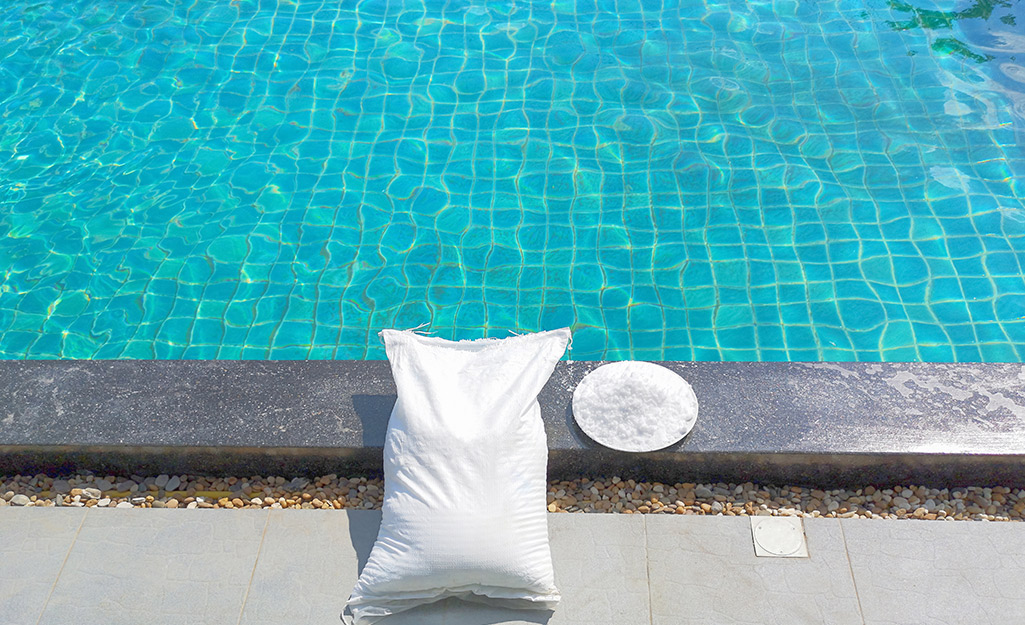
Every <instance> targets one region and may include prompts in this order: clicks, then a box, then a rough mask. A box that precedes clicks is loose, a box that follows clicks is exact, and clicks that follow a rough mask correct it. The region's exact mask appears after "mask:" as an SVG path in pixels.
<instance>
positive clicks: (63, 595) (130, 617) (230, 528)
mask: <svg viewBox="0 0 1025 625" xmlns="http://www.w3.org/2000/svg"><path fill="white" fill-rule="evenodd" d="M268 514H269V513H268V512H267V511H264V510H103V509H99V510H89V511H88V512H87V513H86V517H85V521H84V522H83V523H82V528H81V530H80V531H79V533H78V538H77V539H76V540H75V544H74V545H73V547H72V549H71V553H70V554H69V555H68V560H67V563H66V564H65V565H64V570H63V572H62V573H61V576H60V579H59V580H58V581H57V585H56V587H55V588H54V591H53V595H52V596H51V597H50V602H49V603H48V604H47V606H46V609H45V611H44V612H43V615H42V619H41V620H40V625H64V624H69V625H81V624H82V623H103V624H104V625H119V624H121V623H124V624H125V625H137V624H138V623H147V625H161V624H165V623H166V624H167V625H180V624H181V623H189V624H190V625H204V624H209V625H223V624H225V623H237V622H238V619H239V614H240V612H241V610H242V604H243V602H244V599H245V595H246V589H247V588H248V587H249V581H250V578H251V576H252V573H253V565H254V564H255V562H256V558H257V553H258V552H259V549H260V541H261V539H262V537H263V533H264V528H265V526H266V522H267V516H268Z"/></svg>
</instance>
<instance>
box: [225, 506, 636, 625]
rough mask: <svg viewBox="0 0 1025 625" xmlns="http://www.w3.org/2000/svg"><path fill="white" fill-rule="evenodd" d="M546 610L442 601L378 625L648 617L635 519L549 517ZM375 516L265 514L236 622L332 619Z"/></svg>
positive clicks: (628, 622)
mask: <svg viewBox="0 0 1025 625" xmlns="http://www.w3.org/2000/svg"><path fill="white" fill-rule="evenodd" d="M548 519H549V535H550V541H551V546H552V558H553V562H554V566H555V579H556V583H557V584H558V585H559V589H560V590H561V591H562V603H561V604H560V605H559V606H558V608H557V609H556V610H555V611H554V612H550V611H531V610H511V609H503V608H495V607H490V606H487V605H485V604H481V603H470V602H466V601H460V600H457V599H447V600H444V601H440V602H437V603H434V604H429V605H425V606H422V607H420V608H417V609H414V610H410V611H408V612H404V613H401V614H397V615H395V616H392V617H389V618H387V619H384V620H382V621H381V625H405V624H414V623H415V624H417V625H484V624H486V623H505V624H509V625H515V624H521V625H522V624H527V625H529V624H538V623H551V625H557V624H560V623H566V624H570V623H588V624H590V623H596V622H609V623H617V624H623V625H634V624H637V625H642V624H647V623H649V620H648V588H647V571H646V568H645V561H644V558H643V554H644V524H643V519H641V518H640V517H636V518H632V517H628V516H613V515H550V516H549V517H548ZM380 520H381V515H380V512H376V511H375V512H363V511H350V512H347V513H338V512H329V511H325V512H315V511H307V512H292V511H286V510H283V511H280V512H278V511H274V512H273V513H272V515H271V518H270V521H269V523H268V527H267V534H266V537H265V539H264V544H263V549H262V551H261V553H260V560H259V563H258V564H257V567H256V572H255V573H254V575H253V583H252V586H251V587H250V591H249V599H248V601H247V602H246V606H245V610H244V611H243V615H242V623H243V625H258V624H264V623H268V624H269V623H273V624H274V625H286V624H292V623H294V624H296V625H298V624H300V623H302V624H306V623H334V622H337V621H338V615H339V613H340V612H341V610H342V609H343V607H344V605H345V601H346V599H348V596H349V592H351V590H352V587H353V585H355V583H356V579H357V577H358V571H360V570H361V569H362V566H363V564H365V563H366V559H367V557H368V556H369V553H370V549H371V547H372V546H373V543H374V539H375V538H376V536H377V529H378V527H379V525H380Z"/></svg>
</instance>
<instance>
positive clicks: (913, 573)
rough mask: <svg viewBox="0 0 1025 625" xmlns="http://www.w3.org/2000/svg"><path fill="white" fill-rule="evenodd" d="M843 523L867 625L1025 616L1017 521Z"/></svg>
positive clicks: (1024, 561)
mask: <svg viewBox="0 0 1025 625" xmlns="http://www.w3.org/2000/svg"><path fill="white" fill-rule="evenodd" d="M841 524H842V527H843V532H844V536H845V539H846V543H847V551H848V553H849V555H850V562H851V570H852V571H853V573H854V580H855V583H856V584H857V587H858V596H859V597H860V599H861V608H862V610H863V612H864V615H865V623H866V624H867V625H889V624H894V625H896V624H898V623H934V624H936V625H952V624H955V623H965V624H972V625H975V624H976V623H1003V622H1007V623H1010V622H1016V621H1017V620H1018V619H1020V618H1021V616H1022V615H1025V584H1023V583H1022V580H1025V531H1023V526H1022V524H1020V523H987V522H972V521H956V522H947V523H941V522H936V521H877V520H867V519H843V520H842V521H841Z"/></svg>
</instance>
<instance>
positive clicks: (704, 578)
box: [645, 516, 862, 625]
mask: <svg viewBox="0 0 1025 625" xmlns="http://www.w3.org/2000/svg"><path fill="white" fill-rule="evenodd" d="M805 521H806V522H805V535H806V536H807V538H808V552H809V555H810V557H809V558H759V557H756V556H755V553H754V544H753V542H752V538H751V521H750V519H749V518H745V517H713V516H708V517H702V516H648V517H645V524H646V528H647V537H648V562H649V567H650V569H649V573H650V584H651V610H652V623H653V625H670V624H679V623H695V624H698V623H700V624H702V625H705V624H708V623H714V624H716V625H729V624H734V623H738V624H739V623H745V624H747V623H750V624H752V625H777V624H778V625H821V624H823V623H829V624H831V625H847V624H850V625H861V623H862V619H861V614H860V611H859V609H858V601H857V597H856V595H855V590H854V583H853V580H852V578H851V572H850V567H849V566H848V563H847V557H846V553H845V550H844V544H843V537H842V535H841V532H840V525H839V522H838V521H837V520H835V519H806V520H805Z"/></svg>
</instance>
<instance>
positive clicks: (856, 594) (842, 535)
mask: <svg viewBox="0 0 1025 625" xmlns="http://www.w3.org/2000/svg"><path fill="white" fill-rule="evenodd" d="M837 522H838V523H839V525H840V540H842V541H843V552H844V555H845V556H847V570H848V571H850V572H851V583H852V584H853V585H854V598H855V599H857V600H858V612H861V623H862V625H865V610H864V608H862V607H861V593H859V592H858V580H857V579H856V578H855V577H854V563H853V562H851V552H850V550H848V549H847V534H846V532H844V530H843V519H837Z"/></svg>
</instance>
